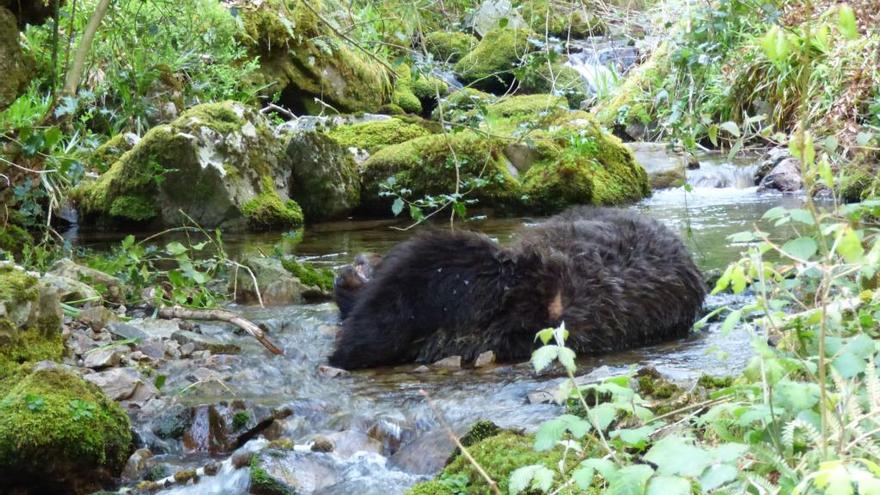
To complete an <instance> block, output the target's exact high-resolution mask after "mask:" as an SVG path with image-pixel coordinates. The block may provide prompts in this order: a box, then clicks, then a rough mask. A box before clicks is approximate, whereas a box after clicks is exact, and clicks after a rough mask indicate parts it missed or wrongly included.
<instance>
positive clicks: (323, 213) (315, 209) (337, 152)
mask: <svg viewBox="0 0 880 495" xmlns="http://www.w3.org/2000/svg"><path fill="white" fill-rule="evenodd" d="M284 148H285V150H286V152H285V153H286V154H285V158H284V161H285V164H284V166H285V168H287V169H289V170H290V174H291V184H290V194H291V196H292V197H293V199H294V200H296V201H297V203H299V204H300V206H302V209H303V212H304V213H305V216H306V218H308V219H309V220H310V221H315V220H328V219H336V218H341V217H345V216H346V215H347V214H348V213H349V212H351V211H352V210H353V209H355V207H357V205H358V202H359V201H360V179H359V177H358V170H357V164H355V160H354V157H353V156H352V154H351V153H350V152H349V151H348V150H347V149H346V148H345V147H343V146H341V145H340V144H339V143H337V142H336V141H335V140H333V139H332V138H330V137H328V136H327V135H325V134H322V133H319V132H304V133H298V134H293V135H291V136H289V138H288V140H287V143H286V144H285V146H284Z"/></svg>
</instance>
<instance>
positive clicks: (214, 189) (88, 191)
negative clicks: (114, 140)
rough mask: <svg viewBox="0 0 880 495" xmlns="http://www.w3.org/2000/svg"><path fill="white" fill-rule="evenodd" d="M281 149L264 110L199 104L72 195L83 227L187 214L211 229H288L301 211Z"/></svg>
mask: <svg viewBox="0 0 880 495" xmlns="http://www.w3.org/2000/svg"><path fill="white" fill-rule="evenodd" d="M280 150H281V144H280V143H279V141H278V139H277V138H276V137H275V136H274V134H273V133H272V131H271V130H270V128H269V125H268V122H267V121H266V120H265V118H264V117H263V116H262V115H260V114H259V112H256V111H254V110H252V109H250V108H247V107H245V106H244V105H242V104H240V103H236V102H221V103H208V104H204V105H199V106H196V107H193V108H191V109H189V110H187V111H186V112H184V113H183V114H182V115H181V116H180V117H179V118H177V119H176V120H175V121H174V122H172V123H170V124H165V125H160V126H158V127H154V128H153V129H150V131H149V132H147V134H146V135H144V137H143V138H142V139H141V140H140V141H139V142H138V143H137V145H136V146H135V147H134V148H132V149H131V150H129V151H127V152H125V153H124V154H123V155H122V156H121V157H120V158H119V160H117V161H116V163H114V164H113V166H112V167H110V169H109V170H108V171H107V172H106V173H104V174H103V175H101V177H100V178H99V179H98V180H97V181H95V182H91V183H87V184H85V185H84V186H81V187H80V188H79V189H78V190H77V191H75V192H74V194H73V197H74V199H75V200H76V201H77V203H78V205H79V209H80V213H81V215H82V220H83V222H84V223H86V224H104V223H111V224H112V223H118V222H132V221H134V222H137V223H141V224H150V225H155V226H168V225H171V226H176V225H180V224H181V223H182V222H184V221H185V220H186V216H189V217H190V218H192V219H193V220H194V221H195V222H197V223H198V224H199V225H201V226H203V227H206V228H213V227H223V228H230V229H239V230H240V229H245V228H251V229H261V228H267V227H279V228H281V227H284V228H289V227H291V226H294V225H297V224H300V223H302V215H301V214H300V213H299V211H298V207H297V206H296V205H295V204H294V203H292V202H290V201H289V198H288V195H287V194H288V193H287V183H286V180H285V177H284V176H283V173H282V171H281V170H280V168H279V167H278V160H279V155H280V153H279V151H280ZM279 174H280V175H279ZM185 215H186V216H185Z"/></svg>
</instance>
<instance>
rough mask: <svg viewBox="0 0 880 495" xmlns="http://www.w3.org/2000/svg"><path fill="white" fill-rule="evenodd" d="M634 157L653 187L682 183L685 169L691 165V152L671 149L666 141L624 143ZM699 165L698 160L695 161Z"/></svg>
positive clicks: (692, 158) (672, 185)
mask: <svg viewBox="0 0 880 495" xmlns="http://www.w3.org/2000/svg"><path fill="white" fill-rule="evenodd" d="M624 145H625V146H626V147H627V148H629V150H630V151H631V152H632V153H633V155H634V156H635V159H636V163H638V164H639V165H641V166H642V168H644V169H645V171H646V172H648V179H649V180H650V182H651V187H652V188H654V189H664V188H668V187H674V186H679V185H681V184H683V183H684V180H685V170H686V169H688V168H692V167H693V160H694V159H695V158H694V157H693V155H692V154H690V153H688V152H687V151H684V150H678V151H677V150H675V149H672V148H671V147H670V146H669V145H668V144H666V143H644V142H635V143H624ZM697 167H699V162H697Z"/></svg>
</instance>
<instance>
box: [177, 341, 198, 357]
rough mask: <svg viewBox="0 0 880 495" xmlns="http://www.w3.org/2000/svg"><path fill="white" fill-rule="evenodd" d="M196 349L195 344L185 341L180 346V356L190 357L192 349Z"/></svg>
mask: <svg viewBox="0 0 880 495" xmlns="http://www.w3.org/2000/svg"><path fill="white" fill-rule="evenodd" d="M195 350H196V345H195V344H193V343H192V342H187V343H186V344H183V345H182V346H180V356H181V357H190V356H192V353H193V351H195Z"/></svg>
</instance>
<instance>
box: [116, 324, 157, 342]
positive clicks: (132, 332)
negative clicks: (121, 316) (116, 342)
mask: <svg viewBox="0 0 880 495" xmlns="http://www.w3.org/2000/svg"><path fill="white" fill-rule="evenodd" d="M107 330H108V331H109V332H110V333H112V334H113V335H115V336H117V337H119V338H122V339H127V340H137V341H144V340H147V337H148V335H147V334H146V332H144V331H143V330H141V329H140V328H138V327H136V326H134V325H129V324H128V323H123V322H121V321H114V322H112V323H109V324H108V325H107Z"/></svg>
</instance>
